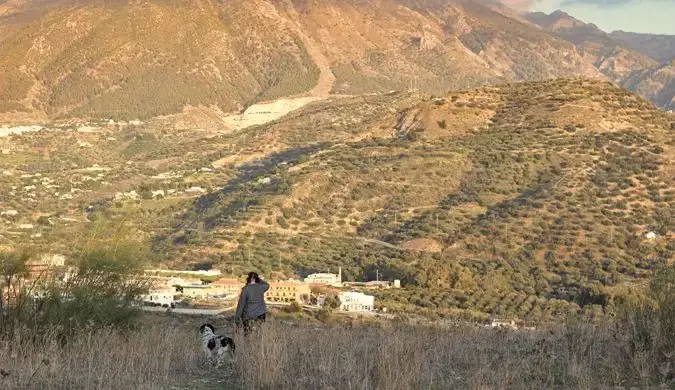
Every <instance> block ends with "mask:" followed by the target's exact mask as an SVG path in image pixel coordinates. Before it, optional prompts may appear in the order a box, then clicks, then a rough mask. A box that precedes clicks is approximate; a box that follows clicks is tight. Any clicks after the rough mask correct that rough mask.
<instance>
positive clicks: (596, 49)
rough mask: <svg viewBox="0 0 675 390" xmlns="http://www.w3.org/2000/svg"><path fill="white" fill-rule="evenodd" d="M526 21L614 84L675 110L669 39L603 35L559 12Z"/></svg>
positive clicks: (541, 14)
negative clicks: (566, 44) (568, 47)
mask: <svg viewBox="0 0 675 390" xmlns="http://www.w3.org/2000/svg"><path fill="white" fill-rule="evenodd" d="M527 18H528V20H530V21H531V22H533V23H535V24H536V25H538V26H540V27H542V28H543V29H544V30H546V31H549V32H551V33H553V34H554V35H556V36H558V37H560V38H563V39H565V40H567V41H569V42H571V43H573V44H574V45H576V47H577V48H578V50H579V52H580V53H582V54H583V55H584V56H586V57H587V58H589V59H590V61H591V62H592V63H593V65H594V66H595V67H596V68H597V69H598V71H600V72H601V73H602V74H604V75H605V76H607V78H608V79H609V80H611V81H612V82H614V83H615V84H617V85H619V86H621V87H623V88H626V89H629V90H631V91H634V92H635V93H637V94H638V95H640V96H642V97H643V98H645V99H648V100H651V101H652V102H654V103H655V104H656V105H657V106H659V107H663V108H666V109H672V108H673V107H675V105H674V104H675V78H674V75H675V73H674V72H675V69H674V68H673V67H672V63H671V61H668V60H670V59H671V58H672V55H671V54H670V53H671V51H672V48H671V46H672V45H671V44H672V42H671V41H672V37H670V38H669V37H668V36H657V35H654V36H651V35H649V34H630V33H612V34H607V33H605V32H604V31H602V30H600V29H599V28H598V27H596V26H595V25H593V24H587V23H584V22H582V21H580V20H578V19H575V18H574V17H572V16H570V15H568V14H567V13H565V12H562V11H555V12H553V13H551V14H545V13H541V12H535V13H531V14H529V15H527Z"/></svg>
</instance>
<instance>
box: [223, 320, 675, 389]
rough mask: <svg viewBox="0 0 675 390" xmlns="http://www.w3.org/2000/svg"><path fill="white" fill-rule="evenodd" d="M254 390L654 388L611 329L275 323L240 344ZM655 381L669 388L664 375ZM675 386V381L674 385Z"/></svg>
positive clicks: (239, 364) (242, 375)
mask: <svg viewBox="0 0 675 390" xmlns="http://www.w3.org/2000/svg"><path fill="white" fill-rule="evenodd" d="M240 344H241V347H240V348H239V350H238V351H239V352H238V354H237V360H236V363H235V365H236V370H237V373H238V377H239V379H240V381H241V386H242V387H243V388H247V389H260V388H263V389H271V388H275V389H277V388H283V389H306V388H314V389H331V388H333V389H335V388H342V389H415V388H417V389H422V388H425V389H448V388H471V389H487V388H489V389H494V388H515V389H527V388H532V389H542V388H561V389H562V388H564V389H569V388H608V387H617V386H619V387H620V386H624V385H627V384H632V385H637V386H648V385H652V384H654V383H655V382H654V380H655V378H649V377H640V375H641V372H640V369H639V366H641V365H643V364H646V363H647V364H649V363H654V362H653V361H652V362H648V361H645V360H644V356H639V355H635V356H627V355H626V353H625V352H626V350H625V348H624V347H625V346H627V345H628V344H626V343H624V341H623V340H621V339H620V338H617V337H616V333H615V330H613V328H612V327H611V326H610V325H603V326H591V325H568V326H567V327H560V328H558V329H552V330H546V331H536V332H510V331H495V330H492V329H482V328H472V327H457V328H452V329H438V328H427V327H409V326H387V327H384V328H382V327H379V326H378V327H363V328H345V327H340V326H334V327H312V326H307V325H299V326H292V325H284V324H279V323H276V324H268V325H267V326H266V328H264V329H263V330H262V331H261V332H260V334H258V335H256V336H254V337H252V339H251V340H250V341H249V342H247V343H241V342H240ZM656 382H657V383H658V382H660V383H663V384H665V383H666V379H665V378H664V379H663V380H662V381H660V380H659V379H658V378H657V379H656ZM671 385H672V384H671Z"/></svg>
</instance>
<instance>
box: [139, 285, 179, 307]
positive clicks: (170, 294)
mask: <svg viewBox="0 0 675 390" xmlns="http://www.w3.org/2000/svg"><path fill="white" fill-rule="evenodd" d="M174 294H175V290H174V289H172V288H164V289H159V290H150V291H148V293H147V294H144V295H143V296H141V300H142V301H143V302H147V303H150V304H156V305H161V306H164V305H167V306H172V305H174V304H175V302H176V301H175V300H174Z"/></svg>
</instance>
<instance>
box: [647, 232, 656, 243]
mask: <svg viewBox="0 0 675 390" xmlns="http://www.w3.org/2000/svg"><path fill="white" fill-rule="evenodd" d="M645 237H647V239H648V240H649V241H654V240H656V239H657V238H658V237H659V235H658V234H656V233H654V232H649V233H647V234H645Z"/></svg>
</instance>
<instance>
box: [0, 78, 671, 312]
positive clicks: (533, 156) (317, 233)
mask: <svg viewBox="0 0 675 390" xmlns="http://www.w3.org/2000/svg"><path fill="white" fill-rule="evenodd" d="M674 129H675V119H674V118H673V115H672V114H666V113H664V112H661V111H658V110H655V109H654V108H652V107H651V105H650V104H649V103H647V102H645V101H643V100H641V99H640V98H638V97H636V96H634V95H631V94H630V93H628V92H626V91H625V90H621V89H618V88H616V87H614V86H612V85H611V84H608V83H604V82H592V81H583V80H559V81H546V82H533V83H521V84H512V85H503V86H499V87H486V88H482V89H477V90H467V91H463V92H457V93H452V94H450V95H447V96H443V97H437V98H423V97H420V96H416V95H411V94H401V93H392V94H387V95H377V96H361V97H342V98H331V99H328V100H324V101H320V102H315V103H312V104H310V105H309V106H307V107H306V108H304V109H302V110H300V111H298V112H295V113H292V114H290V115H288V116H286V117H284V118H282V119H281V120H278V121H276V122H272V123H270V124H267V125H263V126H258V127H252V128H248V129H244V130H240V131H236V132H230V133H224V134H214V133H211V132H209V131H197V130H194V129H190V130H180V129H177V128H172V127H171V124H170V123H169V122H167V121H166V120H165V119H158V120H153V121H148V122H145V123H134V124H126V123H113V124H108V123H103V124H95V123H92V124H89V125H87V126H83V125H76V124H74V123H71V122H55V123H53V124H52V125H50V127H48V128H46V129H44V130H42V131H40V132H32V133H25V134H23V135H21V136H12V138H9V141H7V142H8V143H9V144H8V145H7V147H9V146H11V149H9V150H8V152H7V153H6V154H3V155H0V168H1V169H2V170H4V171H3V175H2V177H0V196H1V198H0V199H1V200H2V203H1V205H2V210H3V216H2V220H3V226H2V236H3V238H2V240H3V243H4V244H5V245H8V244H9V243H12V244H17V243H22V242H23V243H26V244H30V245H31V246H32V247H34V248H36V249H37V250H42V251H52V252H62V253H66V254H67V253H69V251H71V250H73V248H75V247H77V245H79V244H78V243H79V242H80V241H81V238H82V237H83V236H84V235H88V237H90V238H91V235H92V234H94V236H95V235H96V234H98V233H96V232H105V231H106V230H105V229H106V226H107V227H108V229H109V228H110V227H111V226H113V227H115V229H118V228H124V229H126V230H127V233H128V234H129V235H130V236H132V237H136V238H138V239H139V242H140V243H142V244H143V245H146V246H147V247H148V248H149V249H150V250H151V251H152V253H153V254H154V257H155V259H156V261H158V262H162V263H165V264H167V265H172V266H175V267H179V266H180V267H185V266H199V265H202V264H209V265H212V266H215V267H218V268H220V269H222V270H224V271H225V272H227V273H231V274H232V275H239V274H241V273H243V272H246V271H247V270H250V269H251V268H253V269H257V270H259V271H261V272H263V273H264V274H266V275H272V276H274V277H279V278H281V277H298V276H304V275H306V274H308V273H310V272H316V271H323V270H334V269H336V268H337V267H342V268H343V272H344V274H345V276H346V279H347V280H372V279H374V278H375V274H376V272H377V271H379V274H380V277H382V278H387V279H393V278H400V279H402V281H403V283H404V285H406V286H407V288H406V289H403V290H389V291H387V292H384V293H379V299H380V302H383V304H384V305H387V306H388V307H391V308H392V309H397V308H398V309H403V308H406V309H412V308H418V309H422V310H433V311H434V312H437V313H451V312H457V311H459V312H463V313H492V314H499V315H515V316H519V317H522V318H530V319H537V318H542V317H547V316H550V315H555V314H560V313H564V312H567V311H571V310H578V309H580V308H584V309H585V310H591V311H599V312H600V311H608V310H611V308H612V302H613V300H614V299H615V297H616V296H620V295H622V294H624V293H625V292H626V291H628V290H630V288H631V287H630V286H632V285H634V284H637V285H640V283H642V281H644V280H646V279H648V278H649V277H650V275H651V271H652V270H653V269H654V268H655V267H657V266H658V265H659V264H663V263H667V262H672V261H673V253H674V252H673V251H674V250H675V247H674V246H673V242H674V241H673V214H672V210H673V207H672V206H673V196H674V191H675V189H674V188H673V186H672V184H673V182H674V180H673V168H672V167H673V163H672V159H673V155H674V154H673V130H674ZM10 211H13V212H10ZM92 224H94V226H100V227H101V229H99V230H97V229H93V228H92ZM27 225H31V226H30V227H28V226H27ZM92 232H93V233H92ZM648 233H653V234H650V235H649V237H648V236H647V234H648ZM108 235H109V234H102V235H100V236H95V238H96V237H99V238H100V239H106V237H107V236H108Z"/></svg>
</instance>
